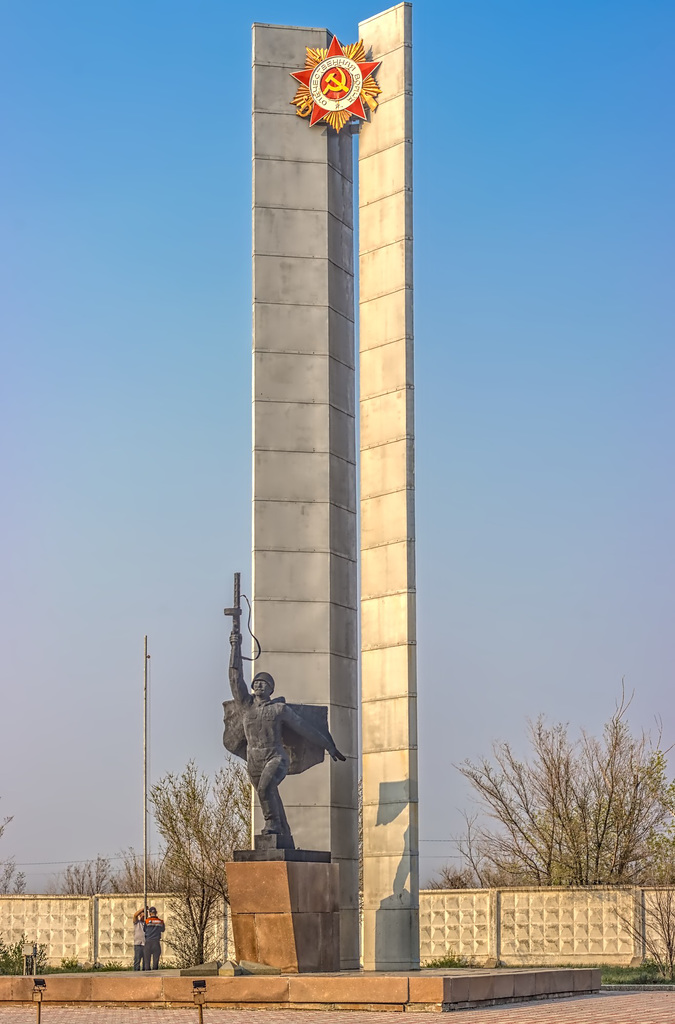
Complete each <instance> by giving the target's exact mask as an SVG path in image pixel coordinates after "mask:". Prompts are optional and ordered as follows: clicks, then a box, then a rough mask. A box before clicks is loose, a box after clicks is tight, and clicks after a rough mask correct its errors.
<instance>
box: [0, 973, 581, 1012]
mask: <svg viewBox="0 0 675 1024" xmlns="http://www.w3.org/2000/svg"><path fill="white" fill-rule="evenodd" d="M193 980H194V979H193V978H179V977H176V976H175V972H168V971H167V972H162V971H157V972H156V973H155V972H153V973H152V974H150V975H144V974H142V973H141V974H133V973H132V972H130V973H124V974H118V975H115V974H100V973H97V974H71V975H65V974H64V975H59V974H51V975H50V974H47V975H45V982H46V988H45V990H44V999H43V1003H44V1004H51V1005H54V1006H56V1005H61V1006H64V1005H65V1006H86V1005H89V1006H132V1007H141V1006H145V1007H153V1008H161V1007H165V1008H166V1007H184V1006H193V1005H194V1000H193V995H192V993H193V989H192V982H193ZM599 990H600V971H599V970H597V969H594V968H578V969H573V970H512V969H510V968H505V969H501V970H494V971H489V970H457V971H425V970H423V971H419V972H418V973H414V974H402V973H395V974H384V973H380V972H377V971H373V972H356V971H355V972H343V973H340V974H317V975H311V974H291V975H277V976H269V975H268V976H253V975H242V976H239V977H233V978H214V977H208V978H206V1005H207V1006H213V1007H220V1008H228V1007H230V1008H232V1009H235V1008H236V1009H247V1008H248V1009H258V1010H260V1009H275V1010H390V1011H391V1010H400V1011H402V1012H414V1011H426V1012H431V1011H438V1012H442V1011H449V1010H461V1009H465V1008H468V1007H472V1006H476V1007H481V1006H491V1005H494V1004H495V1003H509V1002H525V1001H528V1000H533V999H548V998H556V997H561V996H571V995H575V996H578V995H584V994H590V993H592V992H598V991H599ZM32 993H33V979H32V978H19V977H8V976H5V977H0V1007H2V1006H7V1005H9V1004H14V1005H17V1004H26V1003H32Z"/></svg>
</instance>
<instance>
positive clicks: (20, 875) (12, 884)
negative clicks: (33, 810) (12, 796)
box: [0, 815, 26, 895]
mask: <svg viewBox="0 0 675 1024" xmlns="http://www.w3.org/2000/svg"><path fill="white" fill-rule="evenodd" d="M11 820H12V816H11V815H10V816H9V817H7V818H4V819H3V820H2V821H0V838H2V835H3V833H4V831H5V829H6V828H7V826H8V825H9V823H10V821H11ZM25 891H26V876H25V874H24V872H23V871H17V869H16V862H15V860H14V858H13V857H9V858H8V859H7V860H4V861H0V893H2V894H3V895H7V894H8V893H11V894H14V895H17V894H20V893H22V892H25Z"/></svg>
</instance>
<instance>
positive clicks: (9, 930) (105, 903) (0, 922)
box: [0, 886, 675, 966]
mask: <svg viewBox="0 0 675 1024" xmlns="http://www.w3.org/2000/svg"><path fill="white" fill-rule="evenodd" d="M668 892H669V893H670V899H672V900H673V907H672V909H673V911H675V892H674V891H673V890H668ZM662 898H663V897H662V895H661V896H660V895H659V891H658V890H655V889H610V888H607V889H605V888H601V887H599V886H597V887H595V886H594V887H593V888H592V889H567V888H565V889H562V888H560V889H558V888H518V889H427V890H423V891H422V892H420V958H421V961H422V963H423V964H424V963H427V962H428V961H429V960H435V959H436V958H438V957H443V956H447V955H448V954H450V953H452V954H455V955H458V956H462V957H466V958H468V959H471V960H473V961H474V962H475V963H476V964H487V963H491V962H495V961H497V960H499V961H501V962H502V963H504V964H506V965H508V966H527V965H529V964H547V965H550V966H555V965H556V964H578V965H579V966H583V965H584V964H595V963H607V964H620V965H627V964H629V963H630V962H631V960H633V959H634V958H638V959H642V958H643V957H644V956H645V954H648V952H649V946H650V944H651V943H653V942H655V941H656V942H658V934H657V930H656V928H655V914H654V913H653V909H654V906H655V904H656V903H658V902H659V900H662ZM151 899H152V905H153V906H156V907H157V910H158V913H159V915H160V917H163V918H164V920H165V922H166V935H167V938H169V939H170V937H171V927H172V919H173V918H174V916H175V915H174V912H173V910H172V906H171V897H170V896H168V895H153V896H152V897H151ZM142 903H143V897H142V896H138V895H99V896H0V936H1V937H2V940H3V942H5V943H6V944H7V945H9V944H10V943H14V942H18V941H19V940H20V939H21V937H22V935H25V937H26V939H27V940H28V941H36V942H38V943H41V944H42V943H44V945H45V946H46V947H47V957H48V962H49V964H50V965H52V966H58V965H59V964H60V963H61V960H62V959H63V958H64V957H76V958H77V960H78V961H79V962H80V963H96V962H99V963H104V964H105V963H109V962H110V961H119V962H120V963H122V964H124V965H131V964H132V962H133V925H132V918H133V915H134V913H135V911H136V910H138V908H139V906H141V905H142ZM212 938H213V941H214V945H215V948H216V950H217V952H216V956H217V957H218V959H221V960H224V959H225V958H226V956H228V955H231V954H232V953H233V943H232V934H231V928H230V925H229V915H228V913H227V908H226V907H223V908H222V909H221V910H220V912H219V913H218V914H217V916H216V918H215V920H214V925H213V932H212ZM164 956H165V958H166V959H167V960H170V959H171V948H170V946H169V944H168V943H166V942H165V944H164Z"/></svg>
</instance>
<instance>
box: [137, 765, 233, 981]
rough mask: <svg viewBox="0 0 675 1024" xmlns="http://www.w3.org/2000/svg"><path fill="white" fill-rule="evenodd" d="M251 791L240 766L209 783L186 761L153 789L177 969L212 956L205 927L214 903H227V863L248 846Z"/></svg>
mask: <svg viewBox="0 0 675 1024" xmlns="http://www.w3.org/2000/svg"><path fill="white" fill-rule="evenodd" d="M250 792H251V789H250V783H249V781H248V778H247V776H246V772H245V770H244V767H243V765H241V764H239V763H236V762H235V761H233V760H228V761H227V762H226V764H225V767H224V768H221V769H220V770H219V771H218V772H216V775H215V778H214V780H213V782H211V780H210V779H209V778H208V777H207V776H206V775H205V774H203V773H200V772H199V771H198V770H197V767H196V765H195V763H194V762H193V761H190V762H189V763H188V765H187V766H186V768H185V769H184V771H183V772H182V774H180V775H174V774H172V773H169V774H168V775H165V776H164V777H163V778H162V779H160V781H159V782H158V783H157V784H156V785H155V786H153V787H152V802H153V805H154V809H155V820H156V822H157V828H158V830H159V833H160V835H161V836H162V839H163V841H164V848H165V852H164V867H165V870H166V872H167V877H168V878H169V879H170V880H171V888H172V891H173V892H175V893H176V894H177V895H176V898H175V905H174V907H173V910H174V914H175V916H174V919H173V921H172V926H171V934H168V935H167V945H169V946H171V948H172V949H173V952H174V955H175V958H176V960H177V961H178V963H179V965H180V966H189V965H191V964H200V963H204V962H205V961H206V960H208V959H209V958H210V954H211V950H210V949H209V939H208V936H209V933H210V927H209V926H210V925H211V924H212V921H213V914H214V911H215V909H216V907H217V905H218V903H219V902H220V901H221V900H222V901H227V871H226V864H227V862H228V861H229V860H231V859H232V852H233V850H235V849H237V848H242V847H247V846H248V843H249V835H250V807H251V800H250Z"/></svg>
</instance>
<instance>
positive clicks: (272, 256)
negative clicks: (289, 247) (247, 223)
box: [253, 228, 393, 319]
mask: <svg viewBox="0 0 675 1024" xmlns="http://www.w3.org/2000/svg"><path fill="white" fill-rule="evenodd" d="M349 230H350V231H351V230H352V229H351V228H350V229H349ZM392 244H393V243H392ZM381 248H382V249H386V246H384V245H383V246H381ZM258 256H263V257H264V258H265V259H267V260H307V261H308V263H330V264H331V265H332V266H333V267H335V269H336V270H340V271H342V273H343V274H346V275H347V277H352V278H353V277H354V274H353V272H352V271H350V270H346V269H345V268H344V267H341V266H340V264H339V263H336V262H335V260H331V259H329V257H328V256H284V255H283V254H281V253H278V252H263V251H262V249H256V248H254V249H253V259H256V257H258ZM386 294H389V293H386ZM254 301H256V300H254ZM267 305H272V303H267ZM274 305H279V306H284V305H289V306H291V305H297V306H304V305H306V303H304V302H297V303H291V302H289V303H284V302H279V303H274ZM309 305H312V306H313V305H315V303H313V302H312V303H309ZM322 308H323V309H325V308H326V307H325V306H323V305H322ZM343 316H344V314H343ZM345 319H347V317H345Z"/></svg>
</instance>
